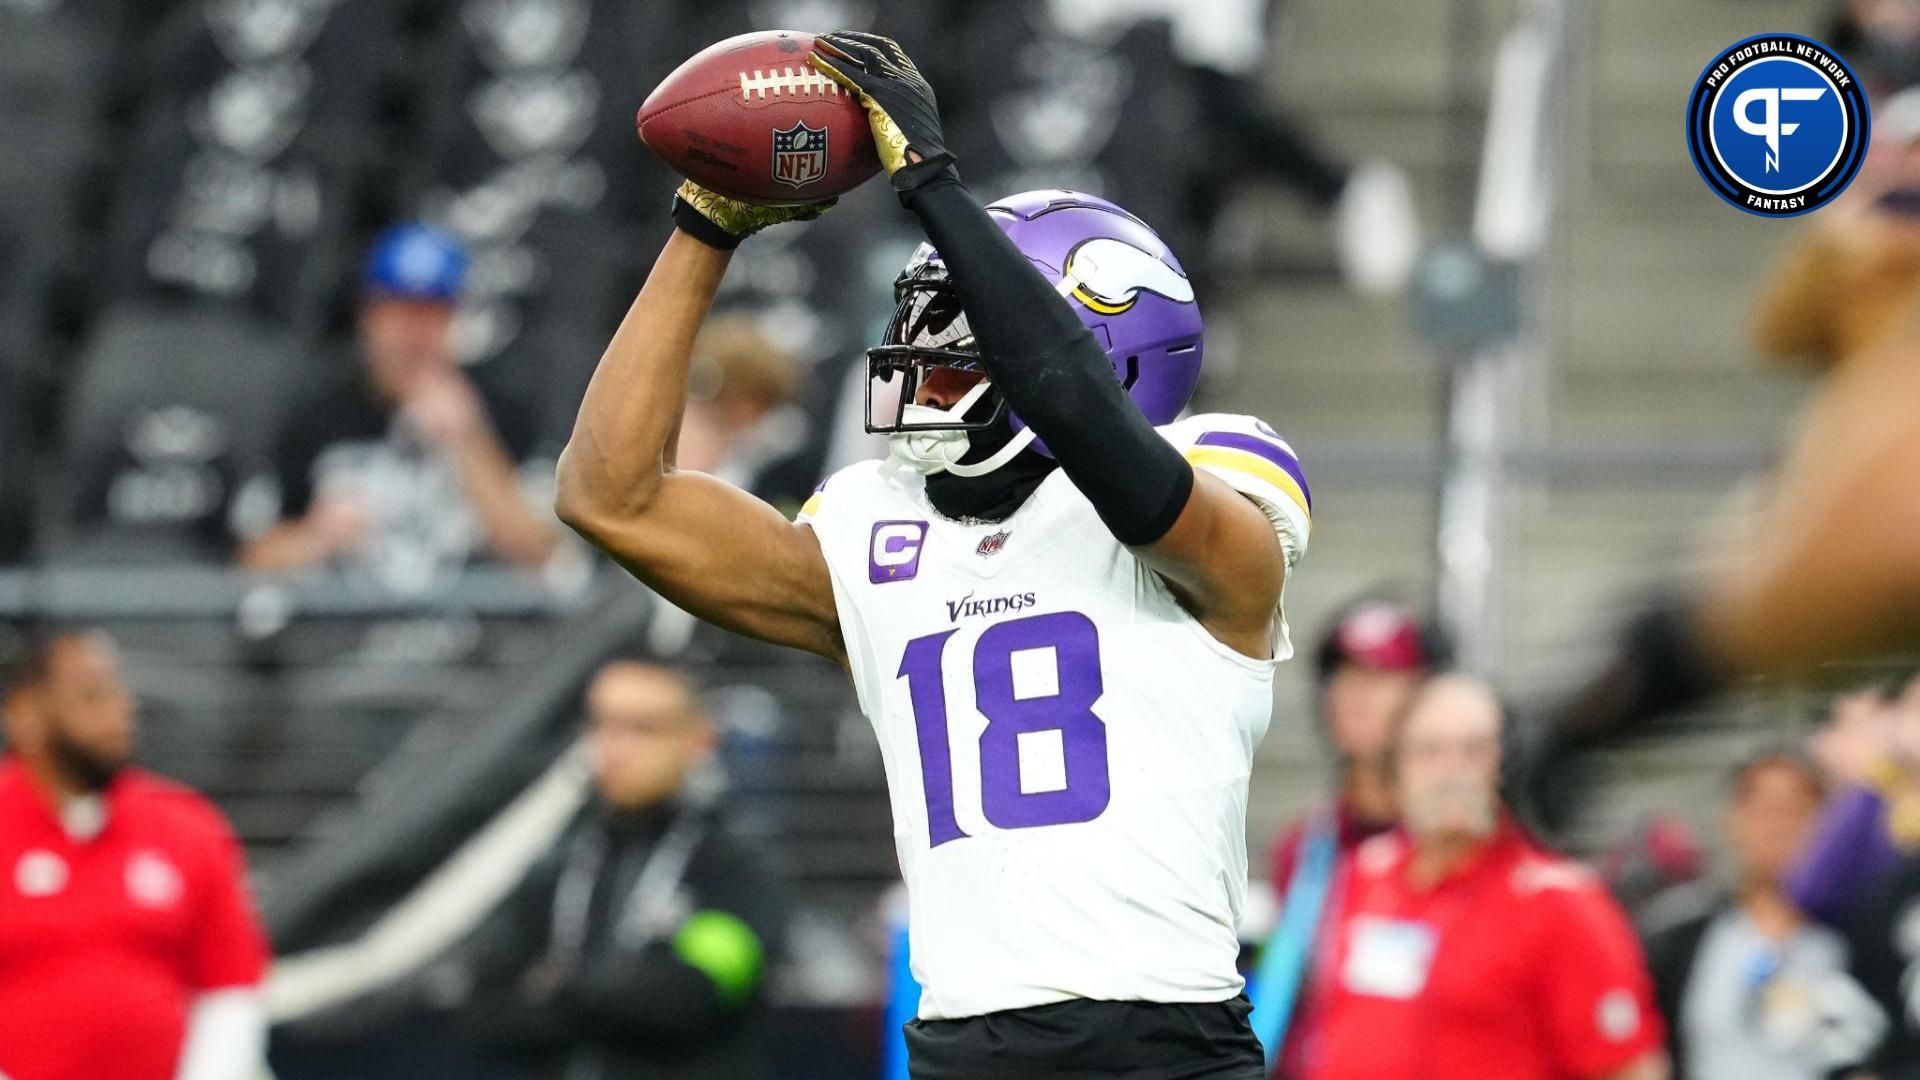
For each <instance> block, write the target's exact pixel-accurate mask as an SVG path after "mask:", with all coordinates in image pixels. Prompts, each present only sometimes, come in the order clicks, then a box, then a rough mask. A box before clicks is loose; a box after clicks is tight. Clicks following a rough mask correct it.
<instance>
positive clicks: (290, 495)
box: [240, 224, 559, 580]
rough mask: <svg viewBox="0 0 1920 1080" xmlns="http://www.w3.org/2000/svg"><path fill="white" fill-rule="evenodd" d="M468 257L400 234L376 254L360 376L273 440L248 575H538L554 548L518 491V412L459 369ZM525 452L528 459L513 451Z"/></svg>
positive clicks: (422, 237)
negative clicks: (487, 563) (273, 494)
mask: <svg viewBox="0 0 1920 1080" xmlns="http://www.w3.org/2000/svg"><path fill="white" fill-rule="evenodd" d="M466 276H467V254H466V251H465V250H464V249H463V248H462V247H461V245H460V242H459V241H458V240H457V239H456V238H455V237H454V236H453V235H452V234H450V233H448V232H445V231H444V230H441V229H438V228H433V227H430V226H426V225H420V224H405V225H397V226H394V227H393V228H391V229H388V230H387V231H386V232H384V233H382V234H381V235H380V237H379V239H378V240H377V241H376V242H375V243H374V246H373V250H372V252H371V253H370V254H369V255H368V258H367V265H366V274H365V279H364V282H363V286H362V295H361V302H360V311H359V320H358V326H359V364H358V365H357V370H353V371H351V372H348V371H337V372H332V373H329V374H330V376H331V377H330V378H328V379H327V380H326V382H325V384H324V385H323V386H322V387H321V388H320V389H319V390H318V392H317V393H314V394H312V395H310V396H308V397H307V398H306V399H305V400H303V401H301V402H299V403H298V404H297V406H296V407H295V408H294V409H293V410H292V411H291V413H290V414H289V419H288V421H287V423H286V426H285V427H284V429H283V430H282V431H281V432H280V433H279V436H278V438H277V439H276V440H275V450H274V455H273V464H272V468H273V471H274V474H275V476H274V479H275V480H276V481H277V482H278V487H279V490H280V512H279V518H280V520H279V521H278V523H277V524H275V525H273V526H272V527H271V528H269V529H267V530H266V531H264V532H262V533H261V534H259V535H258V536H255V537H254V538H252V539H251V540H249V541H248V542H247V543H246V544H245V545H244V546H243V547H242V548H241V551H240V564H241V565H242V566H244V567H246V568H247V569H250V570H265V571H285V570H294V569H298V568H301V567H308V566H315V565H319V564H324V563H328V562H332V561H334V560H336V559H339V558H341V557H343V556H346V555H348V554H350V553H352V554H357V555H359V556H360V557H363V558H365V559H367V560H368V561H369V562H371V563H372V564H374V566H375V568H376V569H377V570H382V571H390V572H391V573H392V574H395V575H398V578H397V580H411V579H412V578H414V577H416V576H418V575H420V574H424V573H427V572H430V571H432V570H433V569H434V568H436V567H439V566H445V565H455V566H457V565H461V564H464V563H465V562H467V560H468V559H469V558H471V557H474V556H491V557H493V558H495V559H498V560H500V561H503V562H507V563H513V564H516V565H520V566H526V567H535V568H537V567H540V566H543V565H545V564H546V562H547V560H548V558H549V557H550V556H552V555H553V553H554V551H555V548H556V546H557V544H558V540H559V536H558V531H557V529H556V527H555V523H554V522H552V521H551V520H550V518H551V515H548V514H545V513H543V512H542V511H541V510H540V509H539V508H538V504H537V503H536V501H535V500H534V499H532V498H530V497H529V496H528V494H527V492H526V491H524V490H523V486H522V483H521V480H520V476H519V474H518V472H517V471H516V469H517V464H516V447H515V440H513V439H511V438H508V437H507V436H506V435H504V434H503V429H502V428H501V427H499V426H498V425H497V424H496V419H498V417H499V416H501V415H509V416H511V415H514V410H515V405H514V403H512V402H508V401H502V400H496V401H493V402H489V401H486V400H484V399H483V397H482V394H481V392H480V390H479V389H478V388H477V387H476V386H475V384H474V383H473V381H472V380H470V379H469V378H468V377H467V375H466V374H465V373H463V372H462V371H461V369H460V367H459V365H458V362H457V359H456V351H455V342H454V316H455V314H456V311H457V309H458V305H459V300H460V295H461V292H462V290H463V288H464V287H465V284H466ZM517 449H518V450H519V451H521V452H524V447H519V448H517Z"/></svg>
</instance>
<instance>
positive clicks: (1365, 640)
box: [1255, 596, 1448, 1080]
mask: <svg viewBox="0 0 1920 1080" xmlns="http://www.w3.org/2000/svg"><path fill="white" fill-rule="evenodd" d="M1447 652H1448V650H1447V645H1446V641H1445V638H1444V636H1443V635H1442V634H1441V633H1440V632H1439V630H1438V629H1436V628H1435V627H1433V626H1431V625H1429V624H1427V623H1426V622H1424V621H1423V620H1422V619H1421V618H1420V617H1419V616H1418V615H1416V614H1414V612H1413V611H1411V610H1409V609H1408V608H1406V607H1404V606H1402V605H1400V604H1398V603H1395V602H1393V601H1391V600H1387V599H1384V598H1381V597H1377V596H1368V597H1363V598H1361V599H1359V600H1355V601H1353V602H1351V603H1349V604H1348V605H1347V606H1346V607H1345V608H1344V609H1343V610H1342V611H1341V613H1340V614H1339V615H1338V616H1337V617H1336V618H1335V619H1334V621H1333V623H1332V624H1331V625H1330V626H1329V627H1328V629H1327V631H1326V634H1325V635H1324V636H1323V637H1322V638H1321V639H1320V646H1319V649H1318V650H1317V652H1316V654H1315V657H1314V674H1315V680H1316V682H1315V691H1316V692H1315V703H1316V704H1317V706H1318V708H1319V713H1320V722H1321V729H1322V732H1323V733H1324V735H1325V736H1326V739H1327V744H1328V746H1329V748H1330V749H1331V750H1332V752H1333V755H1334V758H1335V766H1336V769H1337V770H1338V771H1337V774H1336V781H1337V787H1336V790H1335V793H1334V797H1333V798H1332V800H1330V801H1329V802H1328V803H1326V804H1324V805H1321V806H1317V807H1314V808H1313V809H1311V810H1309V811H1308V812H1307V813H1305V814H1303V815H1301V817H1300V818H1299V819H1298V820H1296V821H1295V822H1294V823H1293V824H1292V825H1290V826H1289V827H1288V828H1287V829H1285V830H1284V831H1282V832H1281V834H1280V836H1279V837H1278V839H1277V840H1276V841H1275V842H1274V848H1273V888H1274V892H1275V893H1276V895H1277V896H1278V897H1279V898H1280V901H1281V903H1283V904H1307V905H1309V906H1313V904H1312V899H1318V901H1319V903H1318V905H1317V907H1318V910H1317V911H1309V912H1308V913H1307V914H1306V915H1303V916H1302V918H1301V920H1300V921H1299V922H1297V923H1294V924H1290V925H1283V926H1282V927H1281V929H1280V931H1278V932H1279V933H1288V934H1290V933H1301V934H1305V935H1308V936H1309V937H1310V939H1311V940H1310V941H1307V942H1304V943H1302V945H1301V948H1302V949H1303V950H1304V955H1303V956H1301V958H1300V959H1299V960H1298V961H1297V964H1298V965H1299V966H1300V967H1301V968H1302V970H1299V971H1294V972H1288V973H1285V974H1283V975H1281V977H1282V978H1289V979H1291V980H1292V982H1293V983H1294V984H1295V987H1296V989H1295V992H1294V993H1293V994H1292V995H1291V999H1292V1002H1293V1004H1292V1011H1291V1013H1290V1015H1288V1016H1287V1018H1286V1021H1287V1022H1286V1024H1285V1025H1284V1028H1283V1032H1284V1033H1283V1034H1274V1033H1272V1029H1268V1030H1267V1031H1263V1032H1262V1034H1263V1037H1265V1038H1279V1039H1280V1040H1281V1050H1280V1053H1279V1054H1277V1055H1274V1057H1275V1060H1277V1062H1278V1070H1277V1075H1278V1076H1279V1077H1280V1078H1281V1080H1299V1078H1301V1077H1305V1076H1308V1075H1310V1074H1311V1073H1312V1071H1313V1065H1314V1062H1315V1061H1316V1060H1317V1059H1318V1057H1319V1048H1320V1014H1321V1005H1322V1003H1323V1001H1324V998H1325V996H1326V994H1327V993H1328V992H1329V990H1330V989H1331V986H1332V977H1331V965H1329V964H1328V963H1327V958H1328V954H1329V952H1330V949H1329V947H1328V945H1329V942H1328V937H1329V936H1330V934H1331V932H1332V929H1333V926H1334V922H1335V921H1334V919H1333V918H1332V917H1331V916H1332V913H1333V912H1335V911H1337V910H1338V909H1339V905H1340V893H1341V890H1342V884H1341V883H1342V881H1343V880H1344V879H1345V877H1346V866H1347V863H1348V861H1349V860H1350V859H1351V858H1352V856H1353V853H1354V851H1355V850H1357V849H1358V848H1359V847H1360V845H1361V844H1362V843H1364V842H1365V841H1367V840H1369V839H1371V838H1373V837H1375V836H1378V835H1380V834H1381V833H1383V832H1386V831H1387V830H1389V829H1391V828H1393V825H1394V822H1395V820H1396V819H1397V818H1398V814H1399V812H1398V808H1397V807H1396V806H1395V804H1394V795H1393V786H1392V780H1391V778H1390V777H1389V776H1388V775H1387V768H1386V758H1387V753H1386V751H1387V741H1388V736H1389V735H1390V734H1391V731H1392V726H1393V720H1394V717H1395V716H1397V715H1399V713H1400V712H1401V711H1402V710H1403V709H1405V708H1406V703H1407V701H1408V699H1409V698H1411V697H1412V696H1413V693H1414V691H1415V690H1416V689H1418V688H1419V686H1420V684H1421V682H1422V681H1423V680H1424V679H1426V678H1427V676H1428V675H1430V674H1432V673H1433V672H1434V671H1436V670H1439V669H1440V668H1441V667H1444V666H1445V664H1446V662H1447ZM1315 844H1327V845H1329V849H1328V850H1327V851H1325V852H1323V853H1321V856H1320V857H1321V858H1323V859H1325V871H1326V872H1325V876H1326V877H1327V878H1328V880H1327V881H1326V883H1325V885H1324V887H1323V888H1321V889H1315V887H1314V885H1313V884H1312V882H1313V879H1314V877H1315V870H1314V868H1313V863H1314V852H1313V850H1312V849H1313V846H1314V845H1315ZM1303 851H1305V852H1307V853H1308V858H1306V859H1304V860H1303V859H1302V858H1301V854H1302V852H1303ZM1303 865H1304V866H1305V867H1306V869H1305V871H1304V872H1303ZM1297 894H1306V896H1302V895H1297ZM1307 897H1312V899H1309V898H1307ZM1309 916H1310V917H1309ZM1267 947H1268V948H1269V949H1272V948H1276V947H1279V946H1278V943H1277V942H1273V943H1269V945H1268V946H1267ZM1269 1000H1271V999H1269ZM1274 1006H1275V1007H1282V1008H1284V1007H1285V1006H1284V1003H1281V1002H1275V1003H1274ZM1259 1012H1260V1010H1259V1009H1256V1010H1255V1025H1256V1028H1258V1027H1259V1025H1260V1024H1261V1022H1262V1019H1263V1018H1262V1017H1260V1016H1259V1015H1258V1014H1259ZM1265 1019H1268V1020H1271V1019H1272V1018H1265Z"/></svg>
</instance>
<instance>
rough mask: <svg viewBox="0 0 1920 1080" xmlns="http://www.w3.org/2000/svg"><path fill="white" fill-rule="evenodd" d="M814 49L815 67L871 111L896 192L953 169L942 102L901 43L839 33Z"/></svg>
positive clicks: (818, 41) (875, 36) (877, 142)
mask: <svg viewBox="0 0 1920 1080" xmlns="http://www.w3.org/2000/svg"><path fill="white" fill-rule="evenodd" d="M813 47H814V53H813V56H812V57H811V58H810V59H811V60H812V61H813V66H814V67H816V68H818V69H820V71H821V72H822V73H824V74H825V75H826V76H827V77H828V78H830V79H832V80H833V81H834V82H837V83H839V84H840V85H841V86H844V87H846V88H847V89H848V90H849V91H851V92H852V93H854V94H855V95H857V96H858V97H859V99H860V104H861V106H862V107H864V108H865V109H866V110H867V122H868V123H869V124H870V125H872V127H873V142H874V146H875V148H876V149H878V150H879V152H880V165H881V167H882V168H884V169H886V170H887V175H888V176H890V177H892V178H893V189H894V190H895V191H898V192H901V193H903V194H904V193H906V192H909V191H912V190H913V189H915V188H917V187H919V186H920V185H921V184H924V183H926V182H927V181H928V180H931V179H932V178H934V177H935V176H938V175H940V174H942V173H945V172H947V171H948V170H950V169H951V168H952V167H953V154H952V153H950V152H949V151H948V150H947V143H946V136H945V134H944V133H943V132H942V131H941V128H940V103H939V102H938V101H936V100H935V99H934V96H933V87H931V86H928V85H927V80H926V77H925V76H923V75H921V74H920V69H919V68H918V67H916V66H915V65H914V62H913V61H912V60H911V59H909V58H908V56H907V54H906V51H905V50H903V49H901V48H900V43H899V42H897V41H895V40H893V39H892V38H885V37H881V36H880V35H878V34H862V33H859V32H857V31H853V30H841V31H837V32H835V33H832V34H827V35H825V36H824V37H820V38H817V39H815V41H814V45H813ZM910 155H918V156H919V159H920V160H918V161H915V160H914V158H913V157H912V156H910Z"/></svg>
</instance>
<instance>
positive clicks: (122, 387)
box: [55, 306, 294, 562]
mask: <svg viewBox="0 0 1920 1080" xmlns="http://www.w3.org/2000/svg"><path fill="white" fill-rule="evenodd" d="M78 366H79V369H78V377H77V380H76V383H75V386H74V388H73V392H72V394H71V398H70V400H69V403H68V409H67V413H66V417H65V424H64V430H63V433H62V437H61V452H62V454H63V457H64V460H65V462H66V475H67V477H68V482H67V484H66V485H65V493H66V500H65V505H64V506H62V507H59V508H57V512H58V514H59V518H58V520H57V522H56V523H55V526H56V530H57V533H58V535H59V536H60V538H61V540H62V542H61V543H60V544H58V545H55V546H56V547H57V549H58V550H59V552H60V553H61V555H62V557H63V558H65V559H71V560H74V561H78V562H88V561H93V560H95V559H98V560H102V561H112V562H142V561H145V562H154V561H161V562H164V561H173V560H181V559H186V560H224V559H225V557H226V554H227V550H228V547H229V544H230V533H229V525H228V521H229V516H230V514H232V513H233V512H234V502H235V499H236V498H237V497H238V495H239V492H240V489H241V486H242V485H243V484H244V483H245V482H246V480H247V479H248V478H249V477H251V476H252V475H254V474H255V472H256V471H257V470H258V468H259V463H260V462H261V460H262V458H263V457H264V455H265V453H266V451H267V447H266V445H265V443H266V441H267V439H268V438H269V437H270V434H271V432H272V431H273V430H274V427H275V419H276V417H277V413H278V410H279V409H280V408H281V406H282V402H283V400H284V398H285V393H284V387H285V386H286V385H287V382H288V379H289V378H290V373H291V371H292V370H293V367H294V356H293V350H292V348H291V346H290V343H289V342H288V340H287V337H286V335H285V334H284V333H282V332H280V331H278V330H275V329H273V328H270V327H269V326H266V325H264V324H262V323H260V322H258V321H256V320H253V319H250V318H248V317H246V316H244V315H241V314H236V313H233V312H230V311H225V310H220V309H206V308H201V309H178V310H172V309H167V308H161V307H152V306H126V307H120V308H116V309H115V310H113V311H111V312H108V313H107V314H106V315H105V316H104V317H103V318H101V319H100V320H99V322H98V324H97V325H96V326H95V328H94V331H93V333H92V335H91V336H90V338H89V340H88V341H87V342H86V344H85V345H84V347H83V348H82V350H81V355H80V357H79V359H78Z"/></svg>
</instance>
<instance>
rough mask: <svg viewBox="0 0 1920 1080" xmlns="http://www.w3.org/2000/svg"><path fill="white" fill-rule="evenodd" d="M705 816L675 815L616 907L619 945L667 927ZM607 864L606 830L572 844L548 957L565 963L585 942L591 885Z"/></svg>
mask: <svg viewBox="0 0 1920 1080" xmlns="http://www.w3.org/2000/svg"><path fill="white" fill-rule="evenodd" d="M706 831H707V829H706V822H705V820H704V815H702V814H700V813H699V812H698V811H696V810H693V809H688V810H682V811H681V812H680V813H678V814H677V815H675V817H674V819H673V823H672V824H671V825H669V826H668V827H667V830H666V832H665V834H663V835H662V836H661V838H660V841H659V843H657V844H655V845H654V846H653V850H652V851H649V852H648V853H647V861H646V863H645V864H644V865H643V866H642V867H641V868H640V876H639V877H638V878H637V879H636V880H635V881H634V884H633V889H632V891H630V892H628V894H627V899H626V902H625V903H624V904H622V905H621V908H620V921H619V923H618V924H616V926H615V927H614V940H615V941H616V942H617V943H619V944H620V945H621V946H623V947H633V946H637V945H644V944H646V943H647V942H648V941H650V940H652V939H653V938H656V937H660V936H663V935H664V934H665V933H666V932H667V931H668V930H669V929H671V928H670V927H669V926H667V925H666V924H667V921H668V917H669V915H670V914H671V909H672V906H673V896H674V894H675V893H676V892H678V891H679V889H680V883H681V881H682V880H684V879H685V877H686V873H687V864H688V863H689V862H691V861H692V860H693V852H694V849H695V848H697V847H699V846H700V841H701V839H703V838H704V837H705V836H706ZM606 860H607V833H606V830H605V828H593V829H588V830H587V831H586V832H584V833H582V834H581V835H580V838H579V839H578V840H576V841H574V844H573V850H572V851H571V852H570V853H569V854H568V857H567V865H566V868H565V869H564V870H563V871H562V872H561V875H560V884H559V886H558V887H557V888H555V889H554V893H553V935H552V938H551V944H550V946H549V948H548V955H549V956H550V957H552V958H553V959H555V960H559V961H563V962H565V963H567V964H569V965H571V964H572V963H574V962H575V961H577V960H578V959H579V958H580V953H581V951H582V950H583V949H585V948H586V944H587V931H588V927H587V917H588V914H589V909H590V908H591V907H592V905H593V887H594V883H595V882H597V881H598V880H599V879H600V872H601V870H602V868H603V867H604V866H605V864H606Z"/></svg>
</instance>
